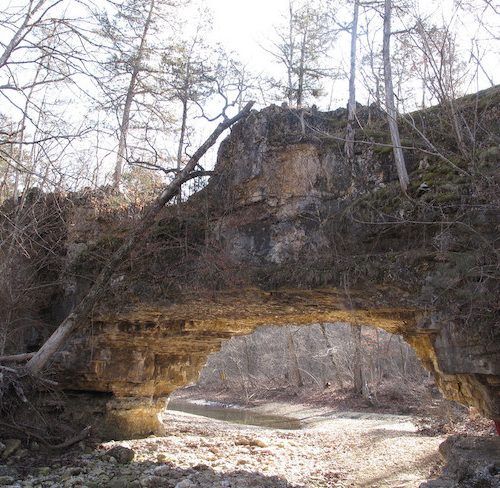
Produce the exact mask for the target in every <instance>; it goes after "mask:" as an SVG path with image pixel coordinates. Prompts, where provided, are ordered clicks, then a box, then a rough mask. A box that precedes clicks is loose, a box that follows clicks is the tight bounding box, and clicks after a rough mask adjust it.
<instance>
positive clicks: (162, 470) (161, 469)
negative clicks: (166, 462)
mask: <svg viewBox="0 0 500 488" xmlns="http://www.w3.org/2000/svg"><path fill="white" fill-rule="evenodd" d="M171 473H172V469H171V468H170V466H158V467H157V468H155V469H154V470H153V474H154V475H155V476H170V474H171Z"/></svg>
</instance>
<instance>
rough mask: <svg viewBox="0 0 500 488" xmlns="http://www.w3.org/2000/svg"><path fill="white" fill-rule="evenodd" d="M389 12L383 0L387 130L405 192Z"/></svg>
mask: <svg viewBox="0 0 500 488" xmlns="http://www.w3.org/2000/svg"><path fill="white" fill-rule="evenodd" d="M391 13H392V2H391V0H385V9H384V42H383V49H382V55H383V59H384V81H385V106H386V110H387V119H388V122H389V130H390V132H391V141H392V146H393V152H394V162H395V163H396V170H397V172H398V178H399V184H400V185H401V189H402V190H403V191H404V192H406V189H407V188H408V184H409V183H410V180H409V178H408V172H407V171H406V164H405V158H404V155H403V149H402V147H401V139H400V137H399V128H398V121H397V112H396V108H395V106H394V86H393V83H392V66H391V49H390V42H391Z"/></svg>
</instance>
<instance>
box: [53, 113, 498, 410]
mask: <svg viewBox="0 0 500 488" xmlns="http://www.w3.org/2000/svg"><path fill="white" fill-rule="evenodd" d="M359 117H360V121H361V122H362V123H363V124H365V126H369V124H370V123H372V122H370V120H369V119H370V117H369V114H368V115H367V114H366V113H364V112H362V111H360V114H359ZM363 117H365V119H363ZM485 117H486V116H485ZM484 120H486V119H484ZM486 121H487V120H486ZM303 122H304V123H303ZM344 122H345V111H343V110H342V109H341V110H338V111H335V112H329V113H318V112H313V111H307V110H305V111H304V113H301V111H294V110H289V109H281V108H278V107H270V108H268V109H265V110H263V111H261V112H252V114H251V115H250V116H249V117H248V118H247V119H246V120H244V121H242V122H240V123H239V124H238V125H237V126H235V127H234V128H233V130H232V133H231V135H230V136H229V137H228V138H227V139H226V140H225V141H224V142H223V143H222V145H221V148H220V150H219V155H218V162H217V166H216V168H215V173H216V175H215V176H214V177H213V178H212V179H211V181H210V183H209V185H208V187H207V188H205V189H204V190H203V191H202V192H201V193H200V194H198V195H195V196H194V197H193V198H192V199H191V200H190V201H188V202H187V203H186V204H185V205H184V206H183V207H182V208H181V209H180V210H175V211H170V210H169V209H167V210H166V211H165V214H164V215H163V216H162V218H161V219H160V220H159V221H158V223H157V227H156V228H154V229H152V230H151V233H150V235H148V236H145V237H144V242H143V243H142V244H141V246H142V247H141V249H140V250H139V251H137V252H136V253H135V254H134V255H133V256H132V259H131V264H130V266H126V264H127V263H124V268H123V269H122V270H119V271H118V273H117V276H116V278H115V280H113V283H112V286H111V289H110V294H111V295H112V296H113V298H112V299H110V300H104V303H103V304H102V305H101V307H100V310H99V312H98V313H96V314H95V316H94V317H93V320H92V329H91V330H92V333H91V334H80V335H79V336H78V337H75V338H73V340H72V342H71V343H70V344H69V345H68V347H66V348H65V350H64V351H61V353H60V354H59V355H58V358H57V361H58V363H59V365H60V366H62V367H61V368H60V375H61V378H62V384H64V385H65V386H67V387H69V388H72V389H79V390H88V391H99V392H109V393H112V394H113V395H115V396H116V397H122V398H129V397H135V398H138V397H143V398H149V397H154V398H158V397H161V396H164V395H168V394H169V393H170V392H171V391H173V390H174V389H176V388H178V387H181V386H183V385H185V384H188V383H189V382H192V381H195V380H196V377H197V375H198V372H199V371H200V369H201V368H202V367H203V365H204V363H205V361H206V358H207V355H208V354H209V353H211V352H214V351H216V350H218V348H219V347H220V345H221V342H222V341H223V340H224V339H227V338H229V337H231V336H233V335H239V334H248V333H251V332H252V331H253V330H254V329H255V328H256V327H258V326H260V325H286V324H304V325H306V324H313V323H318V322H336V321H342V322H350V323H354V324H362V325H372V326H376V327H381V328H383V329H385V330H387V331H389V332H393V333H397V334H401V335H402V336H403V337H404V338H405V339H406V340H407V341H408V342H409V343H410V344H411V345H412V346H413V347H414V348H415V350H416V351H417V354H418V356H419V357H420V358H421V360H422V361H423V362H424V364H425V365H426V367H427V368H429V369H430V370H431V371H432V372H433V374H434V375H435V377H436V380H437V382H438V384H439V386H440V388H441V389H442V391H443V392H444V393H445V394H446V396H448V397H449V398H453V399H456V400H458V401H461V402H463V403H465V404H468V405H474V406H476V407H477V408H479V410H480V411H481V412H482V413H483V414H484V415H487V416H489V417H491V418H493V419H497V420H498V419H500V346H499V343H500V331H499V327H498V320H497V319H495V306H496V305H495V303H496V302H495V300H496V298H495V297H496V296H498V293H497V292H498V283H496V284H495V281H494V279H490V278H489V276H488V273H486V272H485V270H487V269H491V266H492V264H491V263H492V262H490V261H491V260H490V257H491V256H492V254H491V246H493V245H494V242H495V239H496V238H497V236H498V230H499V228H500V227H499V222H500V219H499V216H498V214H497V213H496V212H495V211H494V209H492V208H491V207H490V206H488V205H485V206H482V205H478V204H477V202H478V200H477V198H478V197H477V194H475V193H474V192H473V191H472V190H473V188H474V189H475V188H477V186H474V185H476V183H470V182H469V181H468V180H463V179H462V176H460V175H457V174H455V173H454V172H453V169H451V170H450V168H449V167H446V166H445V167H443V166H441V164H442V162H440V161H438V160H435V161H430V162H429V161H428V160H426V161H425V164H423V165H422V168H424V169H422V170H420V169H419V166H420V165H419V157H420V156H421V155H419V153H418V151H414V152H412V153H409V154H407V155H406V156H407V162H408V165H409V170H410V172H411V175H412V185H413V186H412V187H411V188H410V189H409V195H406V196H404V195H402V194H401V192H400V190H399V188H398V186H397V181H396V180H397V177H396V174H395V171H394V166H393V162H392V159H391V154H390V152H388V151H387V150H386V145H379V144H378V143H377V141H378V140H379V139H380V138H382V139H383V140H385V139H384V138H385V135H384V134H386V132H384V131H385V128H384V127H383V123H382V126H380V125H379V126H376V127H375V128H372V129H371V132H370V134H372V135H370V136H368V137H367V136H366V134H367V132H364V131H360V133H359V134H357V137H359V138H360V139H362V138H363V137H364V140H363V143H362V144H359V147H358V150H357V155H356V158H355V161H354V162H350V161H347V160H346V158H345V157H344V156H343V154H342V146H341V144H339V138H338V137H337V136H339V137H340V136H342V134H343V130H344V125H343V124H344ZM485 123H486V122H485ZM304 127H306V129H304ZM336 131H337V132H336ZM406 136H407V137H409V135H408V134H407V135H406ZM377 138H378V139H377ZM478 138H479V135H478ZM382 142H383V141H382ZM431 177H432V178H434V179H433V180H432V181H433V183H432V184H433V187H432V189H431V190H429V192H427V193H426V194H425V195H423V196H422V194H421V193H419V192H418V187H419V184H420V182H421V181H424V182H425V181H430V178H431ZM451 181H453V182H454V183H453V185H452V184H451V183H450V182H451ZM469 186H470V188H469ZM412 188H413V189H412ZM450 188H451V189H450ZM445 190H446V192H445ZM474 191H475V190H474ZM412 192H413V193H412ZM429 196H430V197H432V199H431V198H429ZM444 196H446V200H443V198H444ZM466 196H467V198H468V199H469V200H470V201H469V200H466V201H464V198H465V197H466ZM409 197H410V198H409ZM424 197H425V198H424ZM440 199H441V200H440ZM442 201H444V202H445V203H441V202H442ZM75 212H76V213H75V215H77V217H76V218H75V220H74V226H73V227H72V229H73V231H72V236H70V239H75V240H76V238H78V239H80V242H84V243H85V239H86V236H85V232H81V234H82V235H80V236H78V228H79V226H81V225H82V224H81V222H80V221H79V220H78V209H76V210H75ZM421 222H425V225H423V224H421ZM457 222H458V224H460V225H456V224H457ZM83 228H85V226H84V227H83ZM108 241H109V239H107V240H106V241H105V242H108ZM101 242H102V241H99V240H96V242H95V243H94V247H93V248H91V249H92V252H94V253H95V252H99V251H101V248H100V247H99V246H100V243H101ZM172 242H174V243H175V242H178V243H179V244H178V245H177V244H176V245H171V243H172ZM176 246H177V247H176ZM87 247H88V246H87ZM83 248H84V249H85V244H83ZM90 254H91V253H89V252H87V254H85V250H84V252H83V253H82V255H84V258H83V259H80V258H78V257H77V258H76V260H77V261H78V259H80V262H79V268H78V271H79V273H81V272H82V270H86V269H88V268H89V264H88V263H89V260H88V259H87V258H85V255H90ZM143 255H144V256H145V257H143ZM488 267H490V268H488ZM165 283H167V284H168V285H169V287H167V291H163V290H164V289H165V287H164V286H163V285H164V284H165ZM170 285H172V286H170ZM495 287H496V288H495ZM77 288H78V287H77ZM172 289H173V290H174V291H173V292H172ZM214 290H216V291H214ZM165 294H168V296H167V297H166V296H165Z"/></svg>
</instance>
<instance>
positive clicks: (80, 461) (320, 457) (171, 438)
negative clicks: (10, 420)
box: [0, 406, 444, 488]
mask: <svg viewBox="0 0 500 488" xmlns="http://www.w3.org/2000/svg"><path fill="white" fill-rule="evenodd" d="M274 408H275V406H274V407H273V409H274ZM293 415H294V416H301V417H302V418H303V419H304V423H305V427H304V428H303V429H301V430H290V431H285V430H274V429H267V428H260V427H252V426H241V425H236V424H228V423H225V422H219V421H215V420H211V419H207V418H202V417H195V416H191V415H188V414H184V413H178V412H168V413H167V414H166V415H165V426H166V432H165V435H164V436H163V437H150V438H147V439H142V440H130V441H120V442H109V443H105V444H101V445H98V446H94V447H90V446H87V445H84V444H80V446H77V448H76V449H73V450H71V451H68V452H66V453H62V454H61V453H59V454H57V455H55V456H54V455H52V456H48V455H47V454H46V453H44V452H42V451H41V450H37V446H36V445H35V446H33V445H32V446H29V449H25V448H23V446H17V447H16V448H15V450H14V451H13V452H11V453H8V454H7V455H5V454H6V450H4V452H3V454H2V456H3V459H2V462H3V463H4V464H3V465H2V464H0V485H3V486H16V487H76V486H81V487H89V488H92V487H96V488H97V487H111V488H120V487H123V488H125V487H172V488H174V487H175V488H194V487H221V488H222V487H226V488H230V487H238V488H240V487H241V488H244V487H255V488H257V487H373V488H389V487H390V488H397V487H401V488H403V487H404V488H409V487H418V486H419V485H420V483H421V482H423V481H424V480H426V479H429V478H430V477H432V476H433V475H434V474H435V473H436V471H437V470H438V468H439V465H440V457H439V455H438V446H439V444H440V443H441V442H442V441H443V440H444V437H443V436H432V435H430V434H421V433H419V432H417V427H416V426H415V424H414V423H413V421H412V418H411V417H407V416H406V417H405V416H395V415H384V414H366V413H365V414H357V415H353V414H350V415H345V416H342V415H338V414H336V415H335V416H331V415H329V412H327V411H319V410H311V409H310V408H306V407H304V408H300V406H295V407H294V410H293ZM6 444H8V443H7V442H6V441H4V445H6ZM0 447H1V446H0Z"/></svg>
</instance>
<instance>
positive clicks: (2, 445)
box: [0, 442, 5, 454]
mask: <svg viewBox="0 0 500 488" xmlns="http://www.w3.org/2000/svg"><path fill="white" fill-rule="evenodd" d="M4 449H5V444H4V443H3V442H0V454H1V453H2V451H3V450H4Z"/></svg>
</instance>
